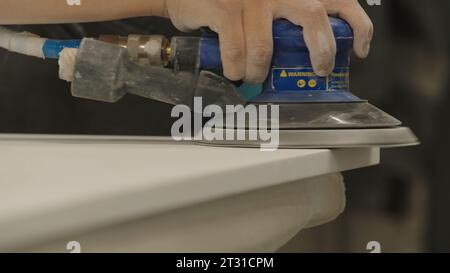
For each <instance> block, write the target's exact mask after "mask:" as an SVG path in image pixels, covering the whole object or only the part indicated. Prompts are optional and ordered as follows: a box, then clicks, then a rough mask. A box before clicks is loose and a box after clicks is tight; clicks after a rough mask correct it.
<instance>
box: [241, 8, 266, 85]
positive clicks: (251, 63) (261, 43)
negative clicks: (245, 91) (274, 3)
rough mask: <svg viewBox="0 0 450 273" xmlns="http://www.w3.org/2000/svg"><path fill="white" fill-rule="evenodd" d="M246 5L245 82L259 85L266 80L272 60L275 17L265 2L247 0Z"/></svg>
mask: <svg viewBox="0 0 450 273" xmlns="http://www.w3.org/2000/svg"><path fill="white" fill-rule="evenodd" d="M245 3H246V4H245V9H244V18H243V20H244V31H245V39H246V46H247V61H246V73H245V78H244V80H245V81H246V82H248V83H254V84H257V83H262V82H263V81H264V80H265V79H266V77H267V74H268V71H269V67H270V63H271V59H272V53H273V38H272V21H273V16H272V12H271V11H270V9H269V7H268V6H267V5H265V3H266V2H265V1H260V0H247V1H246V2H245Z"/></svg>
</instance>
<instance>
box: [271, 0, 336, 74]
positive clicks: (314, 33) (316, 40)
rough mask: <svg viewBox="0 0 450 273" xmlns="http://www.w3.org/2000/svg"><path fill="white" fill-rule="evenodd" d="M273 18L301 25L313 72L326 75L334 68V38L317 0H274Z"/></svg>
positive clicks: (325, 13)
mask: <svg viewBox="0 0 450 273" xmlns="http://www.w3.org/2000/svg"><path fill="white" fill-rule="evenodd" d="M274 5H275V9H274V11H275V18H285V19H288V20H289V21H291V22H292V23H294V24H297V25H300V26H302V27H303V35H304V39H305V43H306V45H307V47H308V49H309V52H310V57H311V62H312V66H313V69H314V72H315V73H316V74H317V75H319V76H328V75H329V74H330V73H331V72H332V71H333V69H334V64H335V58H336V40H335V38H334V34H333V30H332V29H331V25H330V20H329V19H328V14H327V11H326V9H325V6H324V5H323V4H322V3H321V2H319V1H317V0H280V1H277V0H274Z"/></svg>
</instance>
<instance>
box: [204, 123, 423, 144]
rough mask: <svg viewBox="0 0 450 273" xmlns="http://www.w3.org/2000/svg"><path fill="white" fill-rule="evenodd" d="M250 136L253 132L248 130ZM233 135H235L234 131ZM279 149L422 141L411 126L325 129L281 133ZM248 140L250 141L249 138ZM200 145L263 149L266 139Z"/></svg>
mask: <svg viewBox="0 0 450 273" xmlns="http://www.w3.org/2000/svg"><path fill="white" fill-rule="evenodd" d="M216 130H218V131H217V132H219V133H226V132H227V131H228V130H231V131H234V133H237V132H238V131H239V130H244V129H238V130H233V129H225V130H224V129H216ZM244 131H245V134H246V136H248V135H249V133H250V131H249V130H246V129H245V130H244ZM230 133H231V132H230ZM279 137H280V138H279V147H278V148H284V149H319V148H320V149H332V148H362V147H380V148H394V147H407V146H414V145H418V144H419V143H420V142H419V140H418V138H417V137H416V136H415V135H414V133H413V132H412V131H411V130H410V129H409V128H407V127H394V128H384V129H380V128H378V129H329V130H327V129H322V130H280V134H279ZM247 139H248V138H247ZM199 143H200V144H204V145H213V146H228V147H247V148H249V147H253V148H259V147H261V144H262V143H265V142H264V141H262V140H256V141H250V140H244V141H240V140H234V141H226V140H224V141H217V140H215V141H199Z"/></svg>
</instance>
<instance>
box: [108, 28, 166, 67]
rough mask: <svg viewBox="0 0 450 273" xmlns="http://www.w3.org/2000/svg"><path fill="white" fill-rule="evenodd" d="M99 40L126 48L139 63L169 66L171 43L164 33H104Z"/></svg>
mask: <svg viewBox="0 0 450 273" xmlns="http://www.w3.org/2000/svg"><path fill="white" fill-rule="evenodd" d="M99 40H100V41H103V42H107V43H111V44H116V45H119V46H121V47H123V48H126V49H127V50H128V53H129V54H130V56H131V59H132V60H133V61H135V62H137V63H139V64H143V65H152V66H167V64H168V63H169V58H170V54H171V49H170V44H169V40H168V39H167V38H166V37H164V36H162V35H130V36H128V37H123V36H117V35H102V36H100V37H99Z"/></svg>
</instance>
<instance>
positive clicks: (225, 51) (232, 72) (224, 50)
mask: <svg viewBox="0 0 450 273" xmlns="http://www.w3.org/2000/svg"><path fill="white" fill-rule="evenodd" d="M216 22H217V23H216V24H214V25H213V26H210V27H211V28H212V29H213V30H214V31H216V32H217V33H218V34H219V42H220V52H221V53H220V54H221V58H222V65H223V72H224V75H225V77H227V78H228V79H230V80H232V81H238V80H242V79H243V78H244V76H245V63H246V58H245V56H246V48H245V35H244V29H243V22H242V12H241V11H237V10H230V11H224V12H223V13H222V15H221V16H220V18H218V19H217V20H216Z"/></svg>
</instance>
